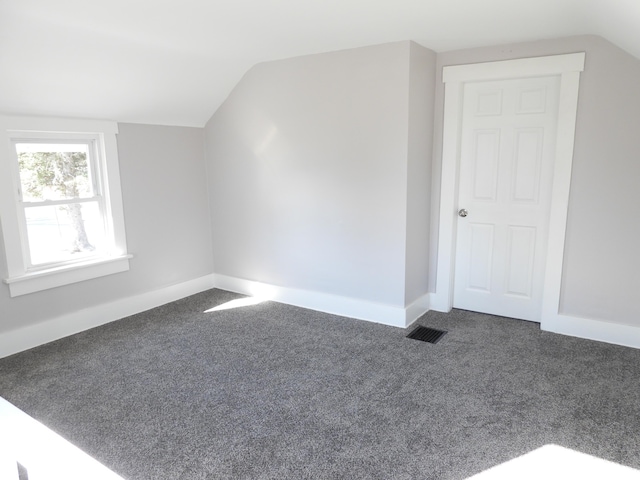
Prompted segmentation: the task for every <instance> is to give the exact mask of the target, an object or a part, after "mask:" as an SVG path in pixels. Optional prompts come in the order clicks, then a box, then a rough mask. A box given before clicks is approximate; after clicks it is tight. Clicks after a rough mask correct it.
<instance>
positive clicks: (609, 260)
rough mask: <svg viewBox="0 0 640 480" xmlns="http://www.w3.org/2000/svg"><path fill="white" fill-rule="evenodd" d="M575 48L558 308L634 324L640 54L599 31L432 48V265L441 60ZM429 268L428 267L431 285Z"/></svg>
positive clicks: (638, 316) (639, 231)
mask: <svg viewBox="0 0 640 480" xmlns="http://www.w3.org/2000/svg"><path fill="white" fill-rule="evenodd" d="M581 51H584V52H586V66H585V71H584V72H583V73H582V75H581V80H580V93H579V104H578V116H577V125H576V138H575V150H574V162H573V172H572V180H571V195H570V203H569V214H568V223H567V237H566V244H565V264H564V270H563V280H562V298H561V305H560V313H562V314H564V315H567V316H571V317H576V318H584V319H593V320H601V321H604V322H608V323H616V324H622V325H630V326H637V327H640V307H639V306H638V305H639V304H638V302H637V301H636V297H637V292H638V291H640V274H639V273H638V270H639V268H640V251H639V250H638V248H637V246H638V245H640V222H638V221H637V220H635V219H634V216H633V209H634V208H635V207H636V206H637V205H640V188H638V186H639V185H640V162H639V161H638V158H639V155H640V135H638V131H639V128H640V89H639V88H638V85H640V60H638V59H637V58H635V57H632V56H631V55H629V54H627V53H625V52H623V51H622V50H620V49H619V48H617V47H616V46H614V45H613V44H611V43H609V42H608V41H606V40H604V39H602V38H600V37H596V36H580V37H571V38H565V39H558V40H548V41H538V42H530V43H522V44H515V45H501V46H495V47H486V48H478V49H470V50H460V51H454V52H446V53H440V54H438V59H437V61H438V67H437V71H438V77H437V83H436V99H435V101H436V104H435V105H436V106H435V130H434V144H435V148H434V171H433V173H434V183H433V192H434V197H433V198H434V202H433V205H432V210H431V211H432V223H431V225H432V228H431V239H432V241H431V256H430V258H431V265H432V266H433V265H435V258H436V255H437V235H438V221H439V218H438V199H439V195H440V192H439V181H440V167H441V159H442V116H443V93H444V88H443V85H442V76H441V75H442V67H443V66H446V65H459V64H467V63H478V62H487V61H494V60H505V59H512V58H522V57H534V56H543V55H553V54H561V53H573V52H581ZM435 273H436V272H435V268H431V269H430V285H431V287H430V289H431V290H432V291H433V290H434V288H435ZM635 335H636V336H638V335H637V334H635ZM639 338H640V336H639Z"/></svg>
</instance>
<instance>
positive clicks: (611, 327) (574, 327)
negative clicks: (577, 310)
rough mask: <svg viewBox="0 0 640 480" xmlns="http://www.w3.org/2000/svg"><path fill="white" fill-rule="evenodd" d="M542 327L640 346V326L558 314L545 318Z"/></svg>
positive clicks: (566, 333) (548, 329)
mask: <svg viewBox="0 0 640 480" xmlns="http://www.w3.org/2000/svg"><path fill="white" fill-rule="evenodd" d="M540 328H541V329H542V330H545V331H547V332H553V333H560V334H562V335H569V336H572V337H578V338H584V339H587V340H596V341H598V342H605V343H612V344H614V345H622V346H624V347H632V348H640V327H633V326H631V325H622V324H619V323H611V322H605V321H602V320H591V319H587V318H580V317H572V316H569V315H560V314H557V315H553V316H550V317H549V318H545V319H543V320H542V322H541V323H540Z"/></svg>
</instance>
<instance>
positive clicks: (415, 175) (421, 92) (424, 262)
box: [405, 43, 436, 305]
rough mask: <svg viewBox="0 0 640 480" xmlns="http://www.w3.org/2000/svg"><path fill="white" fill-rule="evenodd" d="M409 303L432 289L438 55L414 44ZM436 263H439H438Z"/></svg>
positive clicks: (407, 262)
mask: <svg viewBox="0 0 640 480" xmlns="http://www.w3.org/2000/svg"><path fill="white" fill-rule="evenodd" d="M410 56H411V57H410V65H409V145H408V155H407V159H408V161H407V211H406V216H407V247H406V248H407V250H406V258H405V264H406V287H405V304H407V305H409V304H411V303H412V302H414V301H415V300H417V299H419V298H420V297H421V296H423V295H424V294H425V293H426V292H428V291H429V268H430V266H429V232H430V206H431V183H432V179H431V171H432V149H433V102H434V95H435V81H436V70H435V63H436V54H435V53H434V52H433V51H431V50H428V49H426V48H424V47H422V46H420V45H418V44H416V43H411V50H410ZM434 266H435V263H434Z"/></svg>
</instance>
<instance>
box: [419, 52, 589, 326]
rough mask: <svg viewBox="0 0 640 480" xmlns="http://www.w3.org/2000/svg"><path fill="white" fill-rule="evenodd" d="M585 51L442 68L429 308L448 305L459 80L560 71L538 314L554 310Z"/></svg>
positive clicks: (451, 282) (444, 309)
mask: <svg viewBox="0 0 640 480" xmlns="http://www.w3.org/2000/svg"><path fill="white" fill-rule="evenodd" d="M584 61H585V53H584V52H580V53H572V54H565V55H552V56H545V57H533V58H520V59H516V60H503V61H497V62H486V63H477V64H469V65H456V66H448V67H444V68H443V72H442V81H443V82H444V84H445V93H444V124H443V134H442V177H441V183H440V219H439V230H438V258H437V271H436V291H435V293H434V294H432V296H431V299H430V300H431V302H430V303H431V309H432V310H437V311H441V312H449V311H451V309H452V308H453V290H454V288H453V287H454V280H455V278H454V272H455V252H456V234H457V231H456V230H457V229H456V227H457V221H456V220H457V210H458V209H457V202H458V185H459V182H458V176H459V173H460V143H461V138H462V106H463V101H464V98H463V97H464V94H463V92H464V85H465V83H470V82H479V81H490V80H507V79H518V78H529V77H540V76H559V77H560V90H559V100H558V103H559V106H558V124H557V137H556V139H557V140H556V149H555V160H554V162H555V164H554V171H553V187H552V190H551V213H550V217H549V236H548V245H547V258H546V264H545V274H544V288H543V294H542V309H541V311H542V318H541V319H540V321H541V322H543V321H544V319H545V318H549V319H551V318H554V317H556V316H557V315H558V313H559V306H560V289H561V285H562V265H563V259H564V242H565V235H566V226H567V212H568V207H569V190H570V184H571V167H572V163H573V144H574V137H575V126H576V114H577V107H578V90H579V86H580V72H582V71H584Z"/></svg>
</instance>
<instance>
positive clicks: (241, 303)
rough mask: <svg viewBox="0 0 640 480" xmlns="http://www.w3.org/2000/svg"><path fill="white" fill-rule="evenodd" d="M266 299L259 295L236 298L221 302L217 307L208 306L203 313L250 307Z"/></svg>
mask: <svg viewBox="0 0 640 480" xmlns="http://www.w3.org/2000/svg"><path fill="white" fill-rule="evenodd" d="M267 300H268V299H266V298H261V297H246V298H236V299H235V300H231V301H229V302H226V303H222V304H220V305H218V306H217V307H213V308H210V309H209V310H205V311H204V313H211V312H219V311H221V310H231V309H233V308H241V307H250V306H252V305H258V304H260V303H262V302H265V301H267Z"/></svg>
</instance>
